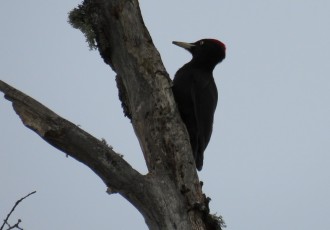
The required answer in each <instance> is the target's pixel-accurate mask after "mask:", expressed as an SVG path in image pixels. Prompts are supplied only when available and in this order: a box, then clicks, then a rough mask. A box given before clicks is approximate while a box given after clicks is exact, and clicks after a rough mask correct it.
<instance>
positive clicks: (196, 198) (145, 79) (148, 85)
mask: <svg viewBox="0 0 330 230" xmlns="http://www.w3.org/2000/svg"><path fill="white" fill-rule="evenodd" d="M83 4H84V5H83V6H84V7H85V8H84V9H85V13H87V15H88V21H87V22H86V23H87V24H88V26H90V27H91V28H92V34H93V35H94V36H95V37H94V38H95V42H96V44H97V48H98V50H99V52H100V54H101V56H102V58H103V59H104V61H105V63H107V64H108V65H110V66H111V68H112V69H113V70H114V71H115V72H116V73H117V77H116V80H117V83H118V89H119V95H120V99H121V100H122V104H123V107H124V112H125V114H126V115H127V116H128V117H129V118H130V119H131V121H132V125H133V127H134V130H135V133H136V136H137V138H138V140H139V142H140V146H141V149H142V152H143V155H144V158H145V160H146V164H147V167H148V171H149V172H148V174H147V175H141V174H140V173H139V172H137V171H136V170H134V169H133V168H132V167H131V166H130V165H129V163H127V162H126V161H125V160H124V159H123V158H122V157H121V156H120V155H119V154H117V153H116V152H114V151H113V150H112V149H111V148H110V147H108V146H107V145H106V144H105V143H104V142H102V141H100V140H98V139H96V138H95V137H93V136H91V135H90V134H88V133H87V132H85V131H83V130H82V129H80V128H79V127H77V126H76V125H74V124H72V123H71V122H69V121H67V120H65V119H64V118H62V117H60V116H58V115H57V114H55V113H54V112H53V111H51V110H50V109H48V108H47V107H45V106H43V105H42V104H40V103H39V102H37V101H35V100H34V99H32V98H31V97H29V96H27V95H25V94H24V93H22V92H20V91H18V90H16V89H14V88H13V87H11V86H9V85H7V84H6V83H4V82H2V81H0V91H2V92H4V94H5V97H6V98H7V99H8V100H9V101H11V102H12V103H13V107H14V109H15V111H16V113H17V114H18V115H19V116H20V118H21V120H22V121H23V123H24V125H25V126H27V127H28V128H30V129H32V130H33V131H35V132H36V133H37V134H38V135H40V137H42V138H43V139H44V140H45V141H47V142H48V143H50V144H51V145H53V146H54V147H56V148H58V149H60V150H61V151H63V152H65V153H66V154H68V155H70V156H72V157H73V158H75V159H77V160H78V161H80V162H82V163H83V164H85V165H87V166H88V167H89V168H91V169H92V170H93V171H94V172H95V173H96V174H97V175H98V176H99V177H100V178H101V179H102V180H103V181H104V183H105V184H106V185H107V186H108V187H109V191H111V192H118V193H120V194H121V195H122V196H123V197H125V198H126V199H127V200H128V201H129V202H131V203H132V204H133V205H134V206H135V207H136V208H137V209H138V210H139V211H140V213H141V214H142V215H143V216H144V218H145V221H146V223H147V225H148V227H149V229H184V230H185V229H187V230H188V229H220V226H219V220H214V219H212V217H211V216H210V215H209V210H208V199H206V197H205V195H204V194H203V193H202V188H201V185H200V182H199V179H198V176H197V172H196V169H195V164H194V160H193V157H192V153H191V147H190V143H189V138H188V134H187V131H186V129H185V126H184V125H183V123H182V121H181V119H180V115H179V113H178V110H177V108H176V104H175V101H174V99H173V95H172V90H171V80H170V78H169V76H168V74H167V72H166V70H165V68H164V66H163V64H162V61H161V58H160V55H159V53H158V51H157V50H156V49H155V47H154V45H153V43H152V39H151V37H150V35H149V33H148V31H147V29H146V27H145V26H144V23H143V19H142V16H141V13H140V9H139V4H138V1H137V0H126V1H123V0H121V1H120V0H112V1H109V0H89V1H85V2H84V3H83ZM110 131H111V130H110ZM212 221H213V222H212Z"/></svg>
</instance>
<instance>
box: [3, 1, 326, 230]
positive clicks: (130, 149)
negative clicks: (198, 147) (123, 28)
mask: <svg viewBox="0 0 330 230" xmlns="http://www.w3.org/2000/svg"><path fill="white" fill-rule="evenodd" d="M79 3H80V1H73V0H68V1H45V0H42V1H41V0H36V1H17V0H11V1H2V2H1V3H0V26H1V36H0V63H1V64H0V66H1V68H0V79H1V80H4V81H5V82H7V83H9V84H11V85H13V86H15V87H17V88H18V89H21V90H22V91H23V92H25V93H27V94H29V95H30V96H32V97H34V98H35V99H37V100H39V101H40V102H42V103H44V104H45V105H46V106H48V107H49V108H51V109H52V110H54V111H55V112H56V113H58V114H59V115H61V116H63V117H65V118H67V119H69V120H70V121H72V122H73V123H75V124H79V125H80V126H81V127H82V128H83V129H84V130H86V131H88V132H89V133H91V134H93V135H94V136H96V137H98V138H105V139H106V140H107V141H108V143H109V144H111V145H112V146H113V147H114V149H115V150H116V151H118V152H120V153H122V154H123V155H124V157H125V159H126V160H127V161H129V162H130V163H131V164H132V165H133V166H134V167H135V168H136V169H138V170H139V171H141V172H142V173H144V172H146V167H145V164H144V160H143V156H142V153H141V151H140V149H139V146H138V143H137V140H136V138H135V135H134V132H133V129H132V127H131V125H130V122H129V120H128V119H127V118H124V117H123V113H122V109H121V107H120V103H119V99H118V96H117V89H116V85H115V80H114V73H113V72H112V71H111V69H110V68H109V67H108V66H106V65H105V64H104V63H103V61H102V59H101V58H100V56H99V54H98V52H96V51H89V50H88V46H87V44H86V43H85V41H84V40H85V39H84V37H83V35H82V34H81V32H80V31H78V30H75V29H73V28H71V27H70V25H69V24H68V23H67V13H68V12H69V11H70V10H71V9H72V8H73V7H75V6H77V5H78V4H79ZM140 4H141V8H142V12H143V17H144V19H145V23H146V25H147V27H148V29H149V31H150V33H151V36H152V37H153V41H154V43H155V45H156V46H157V48H158V50H159V52H160V53H161V56H162V60H163V62H164V64H165V66H166V68H167V70H168V72H169V73H170V75H171V76H173V75H174V73H175V71H176V70H177V69H178V68H179V67H181V66H182V65H183V64H184V63H185V62H187V61H189V59H190V56H189V54H188V53H187V52H186V51H184V50H183V49H180V48H178V47H176V46H174V45H172V44H171V42H172V41H173V40H178V41H187V42H193V41H196V40H198V39H201V38H209V37H211V38H217V39H219V40H221V41H223V42H224V43H225V44H226V45H227V58H226V59H225V60H224V62H223V63H221V64H220V65H219V66H218V67H217V68H216V69H215V71H214V75H215V80H216V83H217V86H218V91H219V103H218V108H217V111H216V115H215V124H214V133H213V136H212V139H211V142H210V144H209V146H208V148H207V150H206V152H205V161H204V168H203V171H202V172H201V173H199V176H200V179H201V180H202V181H204V192H205V193H206V194H207V196H209V197H211V198H212V201H211V204H210V205H211V210H212V212H217V213H218V214H221V215H223V217H224V219H225V221H226V223H227V225H228V228H227V229H228V230H243V229H244V230H265V229H267V230H278V229H283V230H287V229H299V230H309V229H320V230H323V229H324V230H326V229H330V218H329V217H328V216H329V212H330V198H329V194H330V167H329V166H330V141H329V137H330V106H329V99H330V27H329V24H330V14H329V12H330V2H329V1H326V0H318V1H312V0H299V1H298V0H290V1H284V0H282V1H267V0H266V1H265V0H263V1H261V0H251V1H199V2H197V1H187V0H184V1H174V0H169V1H145V0H144V1H140ZM1 97H2V94H1ZM0 118H1V119H0V128H1V132H0V146H1V151H0V159H1V160H0V182H1V189H0V219H2V218H4V217H5V215H6V214H7V213H8V211H9V210H10V209H11V207H12V206H13V204H14V202H15V201H16V200H17V199H18V198H20V197H22V196H24V195H26V194H28V193H29V192H31V191H34V190H37V193H36V194H34V195H33V196H31V197H29V198H28V199H27V200H25V201H23V203H21V204H20V206H19V207H18V208H17V210H16V211H15V214H14V215H13V218H12V221H16V219H15V218H21V219H22V221H23V222H22V226H23V227H24V228H25V229H48V230H55V229H56V230H57V229H80V230H84V229H86V230H87V229H147V227H146V225H145V223H144V220H143V218H142V216H141V215H140V214H139V213H138V211H136V210H135V209H134V207H132V206H131V205H130V204H129V203H128V202H127V201H126V200H124V199H123V198H122V197H120V196H119V195H111V196H109V195H108V194H106V192H105V191H106V187H105V186H104V184H103V183H102V181H101V180H100V179H99V178H98V177H97V176H96V175H95V174H94V173H93V172H92V171H91V170H89V169H88V168H87V167H85V166H84V165H82V164H81V163H79V162H77V161H75V160H73V159H72V158H66V157H65V155H64V154H63V153H61V152H59V151H58V150H56V149H54V148H53V147H51V146H50V145H48V144H47V143H45V142H44V141H43V140H42V139H41V138H39V136H37V135H36V134H35V133H33V132H32V131H30V130H29V129H27V128H25V127H24V126H23V125H22V123H21V121H20V120H19V118H18V116H17V115H16V114H15V112H14V111H13V109H12V108H11V104H10V103H9V102H8V101H6V100H5V99H3V98H2V99H1V98H0Z"/></svg>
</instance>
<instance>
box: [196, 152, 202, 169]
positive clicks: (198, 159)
mask: <svg viewBox="0 0 330 230" xmlns="http://www.w3.org/2000/svg"><path fill="white" fill-rule="evenodd" d="M203 160H204V153H203V152H199V153H197V156H196V158H195V163H196V168H197V170H198V171H201V170H202V168H203Z"/></svg>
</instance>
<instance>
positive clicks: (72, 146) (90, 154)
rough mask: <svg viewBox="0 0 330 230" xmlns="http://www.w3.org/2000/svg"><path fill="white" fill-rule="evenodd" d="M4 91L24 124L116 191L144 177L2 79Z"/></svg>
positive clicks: (125, 189) (131, 188)
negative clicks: (87, 168) (90, 170)
mask: <svg viewBox="0 0 330 230" xmlns="http://www.w3.org/2000/svg"><path fill="white" fill-rule="evenodd" d="M0 91H2V92H3V93H4V94H5V98H6V99H7V100H9V101H11V102H12V104H13V108H14V110H15V111H16V113H17V115H18V116H19V117H20V118H21V120H22V122H23V124H24V125H25V126H26V127H28V128H30V129H31V130H33V131H34V132H36V133H37V134H38V135H39V136H40V137H42V138H43V139H44V140H45V141H47V142H48V143H49V144H51V145H53V146H54V147H56V148H57V149H59V150H61V151H63V152H65V153H66V154H68V155H70V156H71V157H73V158H75V159H76V160H78V161H80V162H82V163H83V164H85V165H87V166H88V167H89V168H91V169H92V170H93V171H94V172H95V173H96V174H97V175H98V176H99V177H100V178H101V179H102V180H103V181H104V183H105V184H106V185H107V186H108V187H111V189H112V190H113V191H118V192H119V193H121V194H126V193H130V192H132V191H135V190H136V189H137V188H138V187H137V188H136V187H134V186H135V185H136V183H141V181H142V179H143V177H142V175H140V174H139V173H138V172H137V171H135V170H134V169H133V168H132V167H131V166H130V165H129V164H128V163H127V162H126V161H125V160H124V159H123V158H122V157H121V156H120V155H119V154H117V153H116V152H114V151H113V150H112V149H111V148H109V147H108V146H107V145H106V144H105V143H104V142H102V141H101V140H98V139H96V138H95V137H93V136H92V135H90V134H88V133H87V132H85V131H84V130H82V129H80V128H79V127H78V126H76V125H74V124H72V123H71V122H69V121H67V120H65V119H64V118H62V117H60V116H58V115H57V114H55V113H54V112H53V111H51V110H50V109H48V108H47V107H45V106H44V105H42V104H41V103H39V102H38V101H36V100H34V99H33V98H31V97H29V96H27V95H26V94H24V93H22V92H20V91H19V90H17V89H15V88H13V87H12V86H10V85H8V84H6V83H5V82H3V81H0Z"/></svg>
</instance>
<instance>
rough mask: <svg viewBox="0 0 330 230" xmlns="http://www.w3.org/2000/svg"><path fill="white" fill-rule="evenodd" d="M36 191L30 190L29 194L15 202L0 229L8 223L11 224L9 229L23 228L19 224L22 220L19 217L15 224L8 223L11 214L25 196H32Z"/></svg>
mask: <svg viewBox="0 0 330 230" xmlns="http://www.w3.org/2000/svg"><path fill="white" fill-rule="evenodd" d="M34 193H36V191H33V192H30V193H29V194H27V195H26V196H24V197H22V198H21V199H19V200H18V201H16V202H15V205H14V206H13V208H12V209H11V210H10V212H9V213H8V215H7V217H6V219H4V221H3V224H2V226H1V227H0V230H2V229H3V227H4V226H5V224H7V225H8V226H9V228H8V229H13V228H18V229H21V228H20V227H19V226H18V225H19V223H20V222H21V220H20V219H18V221H17V223H16V224H15V225H13V226H10V225H9V224H8V220H9V217H10V215H11V214H12V213H13V212H14V210H15V208H16V207H17V205H19V203H21V202H22V201H23V200H24V199H25V198H27V197H29V196H31V195H32V194H34Z"/></svg>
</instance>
